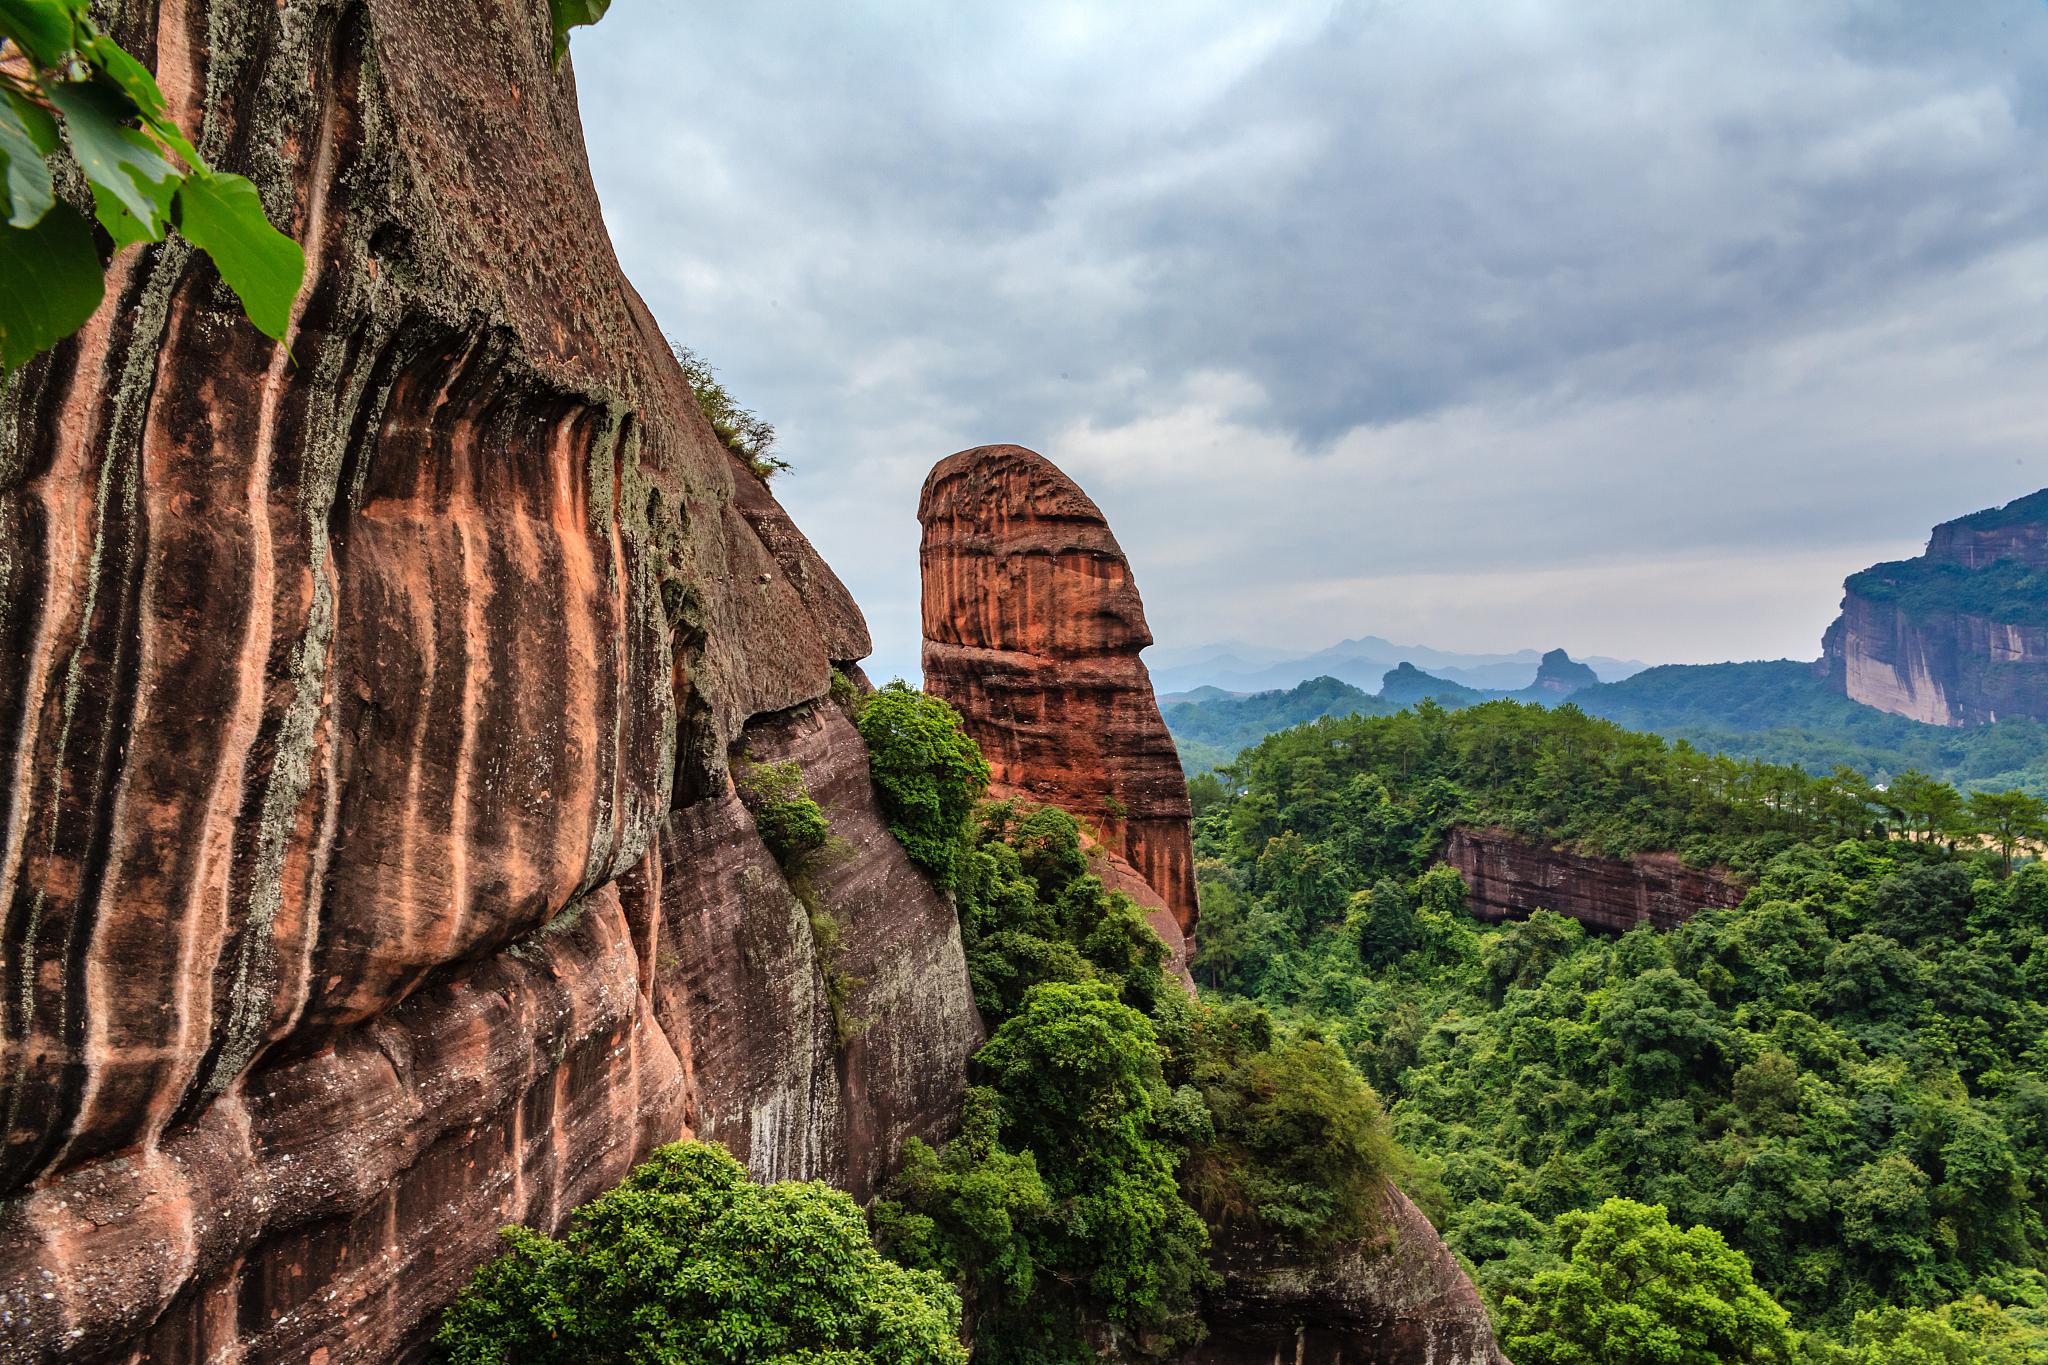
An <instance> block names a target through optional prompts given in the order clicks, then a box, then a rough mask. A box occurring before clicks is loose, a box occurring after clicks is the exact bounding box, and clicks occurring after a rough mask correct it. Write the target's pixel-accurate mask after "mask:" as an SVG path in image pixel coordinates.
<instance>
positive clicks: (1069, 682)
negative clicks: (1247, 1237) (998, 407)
mask: <svg viewBox="0 0 2048 1365" xmlns="http://www.w3.org/2000/svg"><path fill="white" fill-rule="evenodd" d="M917 515H918V520H919V522H921V523H922V524H923V526H924V545H923V552H922V562H923V585H924V671H925V686H926V687H927V688H928V689H930V690H931V691H932V692H934V693H936V694H938V695H940V696H942V697H945V698H946V699H947V700H948V701H950V702H951V703H952V704H953V705H954V706H955V707H956V708H957V709H958V710H959V712H960V716H961V719H962V721H963V722H964V723H965V724H966V726H967V729H968V731H969V732H970V733H971V734H973V736H974V737H975V740H976V741H977V742H978V743H979V744H980V745H981V748H982V752H983V753H984V754H986V755H987V757H988V760H989V766H990V768H991V769H992V771H993V773H994V778H995V784H996V788H997V790H998V792H1007V793H1011V794H1015V795H1020V796H1025V797H1029V798H1031V799H1033V800H1037V801H1042V802H1045V803H1047V804H1049V805H1055V806H1059V807H1061V808H1062V809H1064V810H1066V811H1068V812H1069V813H1070V814H1073V815H1075V816H1077V817H1079V818H1081V819H1083V820H1085V821H1087V822H1088V823H1089V824H1090V825H1092V826H1093V827H1094V829H1095V831H1096V834H1097V836H1098V839H1099V843H1100V846H1101V847H1100V853H1099V857H1098V862H1097V869H1098V871H1099V872H1100V873H1101V874H1102V875H1103V879H1104V881H1105V882H1107V883H1108V884H1110V885H1111V886H1114V887H1116V888H1117V889H1119V890H1123V891H1126V892H1128V893H1130V894H1131V895H1132V896H1133V898H1134V899H1136V900H1137V901H1138V902H1139V903H1140V904H1141V905H1145V906H1149V907H1153V911H1154V913H1153V914H1152V917H1151V918H1152V923H1153V924H1154V925H1155V926H1156V927H1157V928H1159V929H1160V931H1161V933H1162V936H1164V937H1166V938H1167V939H1168V941H1169V943H1171V944H1173V945H1174V946H1175V948H1176V949H1177V950H1181V951H1184V942H1183V939H1182V936H1183V935H1184V934H1186V933H1187V932H1188V931H1191V930H1193V929H1194V927H1195V888H1194V846H1193V838H1192V833H1191V830H1190V818H1189V811H1188V798H1187V786H1186V782H1185V780H1184V779H1183V778H1182V776H1181V769H1180V760H1179V758H1178V756H1177V755H1176V754H1175V752H1174V748H1173V740H1172V737H1171V736H1170V735H1168V733H1167V730H1166V725H1165V722H1164V721H1163V720H1161V719H1160V715H1159V707H1158V704H1157V703H1156V702H1155V701H1154V700H1153V696H1152V683H1151V678H1150V676H1149V674H1148V673H1147V672H1146V669H1145V665H1144V663H1143V662H1142V661H1141V660H1140V658H1139V657H1138V656H1139V652H1140V651H1141V650H1142V649H1144V647H1145V646H1146V645H1149V644H1151V643H1152V635H1151V632H1150V630H1148V629H1147V627H1146V625H1145V608H1144V604H1143V603H1142V602H1141V601H1140V600H1139V597H1138V589H1137V585H1136V583H1135V581H1134V580H1133V578H1132V575H1131V567H1130V562H1129V561H1128V560H1127V559H1125V557H1124V553H1123V550H1122V549H1121V548H1119V546H1118V545H1117V542H1116V538H1115V536H1113V535H1111V534H1110V530H1109V523H1108V522H1107V521H1106V520H1105V519H1104V517H1103V515H1102V512H1101V510H1100V509H1099V508H1097V507H1096V505H1095V503H1094V502H1093V501H1091V500H1090V499H1089V497H1088V495H1087V494H1086V493H1084V492H1082V491H1081V488H1080V486H1079V485H1077V484H1076V483H1075V482H1074V481H1073V480H1072V479H1070V478H1068V477H1067V476H1066V475H1065V474H1064V473H1062V472H1061V471H1060V470H1059V469H1058V467H1056V466H1055V465H1054V464H1053V463H1052V461H1050V460H1048V459H1046V458H1045V457H1044V456H1042V455H1039V454H1036V453H1035V452H1033V451H1029V450H1025V449H1024V448H1023V447H1021V446H1013V445H993V446H980V447H977V448H976V449H973V450H963V451H961V452H960V453H959V454H957V455H952V456H948V457H947V458H946V459H944V460H941V461H940V462H939V463H938V464H937V466H935V467H934V468H933V469H932V472H931V473H930V475H929V476H927V477H926V479H925V484H924V493H923V497H922V498H921V499H920V501H919V504H918V514H917ZM1183 960H1184V959H1183ZM1188 989H1189V990H1191V991H1192V990H1193V989H1194V987H1193V983H1192V982H1189V983H1188ZM1384 1199H1385V1208H1384V1210H1383V1213H1384V1218H1383V1220H1382V1226H1383V1227H1384V1228H1385V1229H1386V1230H1387V1232H1386V1237H1385V1239H1384V1240H1378V1239H1375V1240H1372V1241H1369V1242H1367V1243H1364V1244H1361V1245H1356V1246H1351V1247H1346V1248H1342V1249H1340V1250H1339V1251H1338V1252H1337V1253H1336V1254H1334V1255H1331V1256H1328V1257H1325V1258H1323V1259H1322V1260H1320V1261H1318V1262H1315V1263H1313V1264H1307V1263H1303V1262H1302V1261H1301V1260H1300V1259H1299V1258H1298V1257H1295V1256H1291V1255H1289V1254H1286V1253H1284V1252H1276V1251H1275V1250H1274V1249H1273V1248H1270V1247H1265V1246H1260V1245H1257V1244H1243V1243H1227V1244H1224V1245H1220V1246H1219V1247H1218V1248H1217V1250H1216V1255H1217V1262H1218V1265H1219V1268H1220V1269H1221V1270H1222V1272H1223V1274H1224V1280H1225V1287H1224V1289H1223V1291H1222V1292H1221V1293H1220V1294H1219V1295H1218V1297H1217V1298H1216V1300H1215V1301H1213V1302H1212V1303H1211V1304H1210V1307H1209V1312H1208V1314H1207V1321H1208V1325H1209V1329H1210V1336H1209V1339H1208V1340H1207V1341H1206V1342H1204V1343H1203V1344H1202V1345H1200V1346H1198V1347H1195V1348H1193V1349H1192V1350H1191V1351H1189V1352H1188V1353H1187V1354H1186V1355H1185V1356H1183V1357H1182V1358H1181V1359H1180V1361H1179V1362H1178V1363H1177V1365H1266V1362H1269V1361H1277V1360H1282V1359H1287V1360H1292V1361H1295V1362H1296V1363H1297V1365H1341V1363H1342V1362H1345V1361H1351V1362H1375V1361H1377V1362H1387V1363H1388V1365H1392V1363H1394V1362H1402V1363H1405V1362H1429V1363H1430V1365H1496V1362H1502V1361H1503V1358H1502V1356H1501V1354H1500V1349H1499V1347H1498V1346H1497V1345H1496V1344H1495V1342H1494V1338H1493V1331H1492V1327H1491V1326H1490V1324H1489V1323H1488V1321H1487V1317H1486V1311H1485V1309H1484V1307H1482V1306H1481V1304H1480V1301H1479V1295H1478V1292H1477V1291H1476V1290H1475V1289H1474V1288H1473V1286H1472V1283H1471V1281H1470V1280H1469V1279H1467V1278H1466V1276H1465V1273H1464V1271H1463V1269H1462V1268H1461V1267H1460V1266H1459V1265H1458V1262H1457V1259H1456V1258H1455V1257H1453V1256H1452V1255H1451V1253H1450V1251H1449V1250H1448V1249H1447V1248H1446V1247H1445V1246H1444V1244H1443V1241H1442V1239H1441V1238H1439V1237H1438V1235H1437V1232H1436V1229H1435V1228H1433V1227H1431V1226H1430V1224H1429V1220H1428V1219H1426V1218H1424V1217H1423V1216H1422V1214H1421V1212H1420V1211H1419V1210H1417V1209H1416V1207H1415V1206H1414V1205H1413V1204H1412V1203H1410V1202H1409V1201H1408V1199H1407V1197H1406V1196H1404V1195H1403V1194H1402V1193H1401V1192H1400V1191H1399V1190H1397V1189H1395V1188H1394V1187H1393V1186H1392V1185H1388V1186H1387V1188H1386V1191H1385V1194H1384Z"/></svg>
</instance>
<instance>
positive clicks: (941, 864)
mask: <svg viewBox="0 0 2048 1365" xmlns="http://www.w3.org/2000/svg"><path fill="white" fill-rule="evenodd" d="M858 723H859V726H860V736H861V738H862V739H863V740H865V741H866V742H867V748H868V772H869V774H870V775H871V776H872V777H873V778H874V783H875V790H876V792H877V793H878V794H879V795H880V796H881V799H882V813H883V814H884V815H885V816H887V817H888V820H889V832H890V833H892V834H894V835H895V836H896V838H897V839H898V840H899V841H900V842H901V843H902V844H903V847H904V850H905V851H906V852H908V853H909V854H910V857H911V861H913V862H915V863H916V864H917V865H918V866H920V867H922V868H923V869H924V870H925V871H927V872H929V873H931V874H932V876H933V877H934V878H936V879H937V880H938V881H940V882H941V883H942V884H944V885H947V886H952V885H953V884H954V882H955V880H956V878H957V877H958V876H959V875H960V874H959V868H958V863H959V860H960V857H961V855H962V853H963V852H965V850H966V847H967V841H968V828H967V818H968V816H969V815H971V814H972V813H973V811H974V803H975V802H977V801H979V800H980V799H981V798H982V794H983V793H984V792H986V791H987V790H988V762H987V761H986V760H985V759H983V758H982V756H981V750H980V749H979V748H977V747H976V746H975V743H974V741H973V740H972V739H971V738H969V737H968V734H967V732H966V731H965V730H964V729H962V728H961V725H960V715H959V713H958V712H956V711H955V710H954V709H953V708H952V707H950V706H948V705H947V704H946V703H945V702H944V701H943V700H942V699H940V698H938V697H932V696H927V695H925V694H924V693H922V692H919V691H917V690H915V689H914V688H911V687H908V686H906V685H905V684H903V683H901V682H892V683H890V684H889V685H888V686H886V687H884V688H882V689H881V690H880V691H878V692H876V693H875V694H874V695H873V696H871V697H869V698H867V700H866V701H865V702H864V703H863V704H862V706H861V710H860V719H859V722H858Z"/></svg>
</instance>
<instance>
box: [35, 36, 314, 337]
mask: <svg viewBox="0 0 2048 1365" xmlns="http://www.w3.org/2000/svg"><path fill="white" fill-rule="evenodd" d="M60 129H61V130H62V139H61V142H60V138H59V130H60ZM60 146H61V147H63V148H66V149H68V159H69V160H70V161H72V162H73V163H74V164H75V165H76V166H77V167H78V169H79V170H80V171H81V172H82V173H83V175H84V179H85V184H86V187H87V188H88V189H89V190H90V191H91V194H92V202H93V216H94V218H95V219H96V220H97V221H98V224H99V226H100V228H101V229H103V230H104V232H105V234H106V238H105V245H104V246H103V245H102V243H101V242H100V241H98V240H96V239H95V237H94V234H93V230H92V226H91V224H90V223H89V222H88V220H87V219H86V217H85V215H83V214H82V213H80V212H79V211H78V210H77V209H76V208H74V207H73V206H72V205H70V204H68V203H66V202H64V201H63V200H62V199H60V198H58V196H57V193H56V181H55V180H54V178H53V177H52V174H51V164H52V162H53V161H55V160H56V159H57V158H59V157H60V156H64V155H65V152H63V151H60ZM174 228H175V229H176V230H177V231H178V232H179V233H180V234H181V235H182V236H184V237H185V238H186V239H187V240H188V241H190V242H191V243H192V244H193V245H194V246H196V247H198V248H199V249H200V250H201V251H204V252H205V253H206V254H207V255H208V256H209V257H211V258H212V260H213V263H214V266H215V268H216V269H218V270H219V272H220V277H221V279H222V280H223V281H224V282H225V283H226V284H227V286H228V287H229V288H230V289H232V290H234V292H235V294H236V296H237V297H238V298H239V299H240V300H241V303H242V307H243V310H244V311H245V312H246V313H247V314H248V317H249V320H250V321H251V322H253V323H255V324H256V326H257V327H258V328H259V329H260V330H261V331H262V332H263V333H264V334H265V335H266V336H269V337H271V338H273V339H276V340H280V341H281V340H283V339H284V334H285V329H286V328H287V327H288V326H289V325H290V321H291V309H292V302H293V300H294V299H296V298H297V297H298V292H299V285H300V283H301V281H302V280H303V279H304V277H305V270H306V257H305V252H304V251H302V250H301V249H300V248H299V245H298V243H296V242H294V241H292V240H291V238H289V237H287V236H285V235H284V234H283V233H281V232H279V231H278V230H277V229H275V228H273V227H272V226H271V225H270V221H269V219H268V218H266V217H265V216H264V212H263V201H262V199H261V198H260V197H259V196H258V195H257V192H256V187H255V186H254V185H253V184H251V183H250V182H249V181H248V180H246V179H244V178H243V177H241V176H239V175H227V174H223V173H221V172H218V171H215V170H214V169H213V168H212V167H211V166H209V165H208V164H207V162H206V159H205V158H204V157H202V156H200V154H199V152H198V151H197V150H196V149H195V148H194V147H193V146H192V144H191V142H190V141H188V140H187V139H186V137H185V134H184V133H183V131H182V130H180V129H179V127H178V125H177V122H176V121H175V120H174V119H172V118H171V116H170V110H169V107H168V106H167V105H166V103H165V101H164V96H163V91H161V90H160V89H158V88H157V83H156V78H155V77H154V76H152V75H151V74H150V73H149V70H148V68H147V67H145V66H143V65H142V63H141V62H139V61H137V60H136V59H135V58H134V57H133V56H131V55H129V53H128V52H127V51H126V50H124V49H123V48H122V47H121V46H120V44H118V43H116V42H115V41H114V40H113V39H112V38H110V37H109V36H107V34H105V33H103V32H102V31H101V30H100V28H99V26H98V24H96V23H95V22H94V21H93V19H92V16H91V13H90V5H89V3H88V0H0V377H4V376H5V374H6V372H7V371H9V370H13V369H16V368H18V367H20V366H22V365H25V364H27V363H28V362H29V361H30V360H32V359H34V358H35V357H36V356H37V355H39V354H41V353H42V352H43V351H46V350H48V349H49V348H50V347H52V346H54V345H56V344H57V343H58V342H59V341H62V340H63V339H64V338H65V337H68V336H70V335H71V334H72V333H73V332H76V331H77V330H78V329H79V328H80V327H82V326H84V325H85V322H86V319H87V318H89V317H91V316H92V314H93V312H94V311H95V310H96V309H97V308H98V307H99V304H100V300H101V298H102V297H103V296H104V293H105V280H104V266H103V264H102V261H101V253H102V251H103V250H104V249H109V248H110V249H111V250H114V251H118V250H120V249H121V248H123V247H127V246H133V245H135V244H137V243H141V242H160V241H162V240H163V239H164V236H165V234H166V233H168V232H170V231H171V230H172V229H174Z"/></svg>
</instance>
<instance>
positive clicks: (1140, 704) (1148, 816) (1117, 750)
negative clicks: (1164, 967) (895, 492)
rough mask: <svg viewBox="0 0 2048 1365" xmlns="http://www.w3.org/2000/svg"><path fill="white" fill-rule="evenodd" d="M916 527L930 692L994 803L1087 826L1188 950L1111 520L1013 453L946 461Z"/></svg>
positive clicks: (1180, 887)
mask: <svg viewBox="0 0 2048 1365" xmlns="http://www.w3.org/2000/svg"><path fill="white" fill-rule="evenodd" d="M917 519H918V522H919V523H920V524H921V525H922V526H923V527H924V543H923V546H922V548H921V550H920V554H919V558H920V562H921V565H922V580H923V589H924V591H923V597H924V677H925V686H926V688H927V689H929V690H930V691H931V692H933V693H935V694H936V695H938V696H941V697H944V698H945V699H946V700H947V701H949V702H951V703H952V704H953V705H954V707H955V708H957V709H958V710H959V712H960V716H961V719H962V720H963V721H964V722H965V723H966V725H967V729H968V732H969V733H970V734H972V735H973V736H974V738H975V741H976V742H977V743H979V744H980V745H981V751H982V753H983V754H984V755H985V756H986V757H987V758H988V763H989V769H990V772H991V774H992V776H993V779H994V788H995V790H996V791H997V792H998V793H999V794H1001V793H1010V794H1016V795H1022V796H1028V797H1031V798H1033V799H1034V800H1038V801H1043V802H1045V803H1047V804H1049V805H1055V806H1059V807H1061V808H1062V809H1064V810H1067V811H1070V812H1071V813H1073V814H1075V815H1077V816H1079V817H1081V818H1082V819H1084V820H1086V821H1087V822H1088V823H1089V824H1090V825H1091V826H1092V827H1093V828H1094V830H1095V831H1096V833H1097V835H1098V837H1099V838H1100V840H1101V841H1102V843H1103V845H1104V846H1105V849H1106V851H1107V853H1108V854H1109V855H1110V856H1109V858H1108V860H1107V866H1106V868H1105V880H1106V881H1108V882H1110V883H1111V884H1113V885H1115V886H1116V887H1117V888H1118V889H1120V890H1123V891H1126V892H1128V893H1130V894H1131V896H1132V897H1133V899H1135V900H1137V901H1138V902H1139V903H1140V904H1141V905H1144V906H1145V907H1146V908H1147V909H1148V910H1151V911H1153V912H1154V913H1153V916H1152V919H1153V924H1154V926H1155V927H1156V928H1158V929H1159V930H1160V931H1161V935H1162V937H1165V938H1166V939H1167V940H1168V941H1169V943H1171V944H1173V945H1174V946H1175V947H1176V949H1179V948H1181V946H1182V943H1181V941H1182V939H1183V937H1184V936H1185V935H1186V934H1187V933H1188V932H1189V931H1191V930H1192V929H1193V928H1194V924H1195V854H1194V843H1193V839H1192V837H1191V835H1190V833H1189V819H1190V811H1189V807H1188V793H1187V782H1186V779H1185V778H1184V777H1183V776H1182V774H1181V768H1180V758H1179V755H1178V754H1177V753H1176V752H1175V750H1174V747H1173V737H1172V736H1171V735H1170V734H1168V733H1167V730H1166V723H1165V722H1164V721H1163V720H1161V719H1160V716H1159V703H1158V702H1157V701H1155V700H1154V699H1153V695H1152V679H1151V675H1150V674H1148V673H1147V672H1146V670H1145V665H1144V663H1143V662H1142V661H1141V660H1140V659H1139V657H1138V655H1139V651H1141V650H1142V649H1144V648H1145V646H1147V645H1149V644H1151V643H1152V632H1151V630H1150V628H1149V627H1148V626H1147V625H1146V624H1145V606H1144V603H1143V602H1142V601H1140V600H1139V597H1138V588H1137V584H1136V582H1135V581H1134V580H1133V578H1132V576H1131V566H1130V562H1129V561H1128V560H1127V559H1125V558H1124V552H1123V550H1122V548H1121V547H1119V546H1118V545H1117V543H1116V537H1115V536H1114V535H1112V534H1111V533H1110V529H1109V523H1108V521H1107V520H1105V519H1104V517H1103V515H1102V512H1101V510H1100V509H1099V508H1097V507H1096V505H1095V504H1094V502H1093V501H1091V500H1090V499H1089V497H1088V495H1087V494H1086V493H1084V492H1082V491H1081V489H1080V486H1079V485H1077V484H1076V483H1075V482H1074V481H1073V480H1072V479H1069V478H1068V477H1067V476H1066V475H1065V474H1063V473H1061V472H1060V470H1059V469H1058V468H1057V467H1055V466H1054V465H1053V463H1052V461H1050V460H1048V459H1046V458H1045V457H1044V456H1042V455H1039V454H1036V453H1035V452H1033V451H1029V450H1026V449H1024V448H1023V447H1022V446H1012V445H993V446H981V447H978V448H976V449H974V450H963V451H961V452H960V453H959V454H957V455H952V456H949V457H947V458H946V459H944V460H941V461H940V462H939V463H938V465H937V466H935V467H934V468H933V469H932V472H931V473H930V475H928V476H927V477H926V479H925V482H924V492H923V495H922V496H921V497H920V498H919V500H918V508H917ZM1162 910H1163V911H1165V912H1166V913H1165V914H1161V913H1158V912H1159V911H1162Z"/></svg>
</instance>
